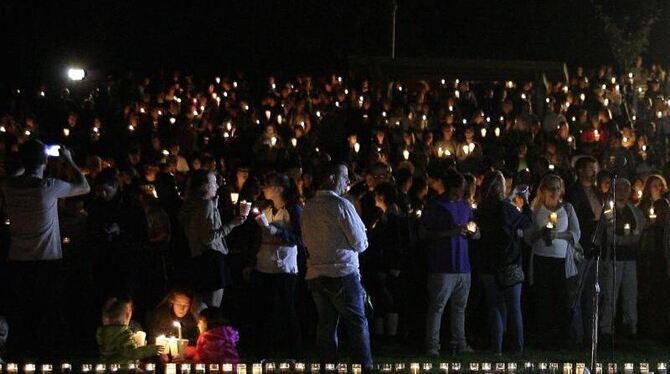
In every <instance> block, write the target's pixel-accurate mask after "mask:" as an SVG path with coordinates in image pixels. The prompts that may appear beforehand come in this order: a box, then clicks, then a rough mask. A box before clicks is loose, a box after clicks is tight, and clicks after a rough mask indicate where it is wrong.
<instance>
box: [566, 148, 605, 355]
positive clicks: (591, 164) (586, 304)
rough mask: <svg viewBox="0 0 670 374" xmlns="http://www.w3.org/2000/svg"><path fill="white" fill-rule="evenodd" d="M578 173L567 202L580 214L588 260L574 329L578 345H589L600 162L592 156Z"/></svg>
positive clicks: (579, 163) (580, 165)
mask: <svg viewBox="0 0 670 374" xmlns="http://www.w3.org/2000/svg"><path fill="white" fill-rule="evenodd" d="M575 171H576V173H577V181H576V182H575V183H573V184H572V185H571V186H570V187H569V188H568V190H567V192H566V200H567V201H568V202H569V203H570V204H572V206H573V207H574V208H575V214H577V220H578V221H579V228H580V231H581V238H580V240H579V243H580V244H581V245H582V248H584V255H585V258H586V259H587V260H588V261H584V263H582V264H580V266H579V267H578V270H579V273H580V275H579V277H580V279H582V282H583V288H582V293H581V295H575V297H577V298H579V300H578V302H577V304H576V308H575V310H574V311H573V321H572V324H573V326H572V328H573V329H574V330H575V331H574V333H575V340H576V342H577V343H579V342H580V341H581V342H583V343H584V345H586V346H590V343H591V330H592V324H593V319H592V318H593V292H594V290H595V287H594V286H595V276H596V272H595V270H596V269H595V261H593V260H592V259H593V252H594V251H596V250H598V248H593V245H592V243H591V241H592V240H593V233H594V231H595V229H596V226H597V225H598V221H599V220H600V211H601V206H602V200H601V197H600V195H601V194H600V193H599V192H598V187H597V186H596V173H597V172H598V162H597V161H596V159H595V158H593V157H590V156H584V157H581V158H580V159H579V160H577V162H575ZM577 287H579V285H577Z"/></svg>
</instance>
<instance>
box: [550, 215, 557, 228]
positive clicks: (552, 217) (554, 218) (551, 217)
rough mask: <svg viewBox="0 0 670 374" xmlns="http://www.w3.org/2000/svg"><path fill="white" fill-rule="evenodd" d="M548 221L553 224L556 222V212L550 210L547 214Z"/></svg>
mask: <svg viewBox="0 0 670 374" xmlns="http://www.w3.org/2000/svg"><path fill="white" fill-rule="evenodd" d="M549 222H551V223H552V224H553V225H554V226H556V224H557V223H558V214H557V213H556V212H552V213H551V214H550V215H549Z"/></svg>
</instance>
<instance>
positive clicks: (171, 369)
mask: <svg viewBox="0 0 670 374" xmlns="http://www.w3.org/2000/svg"><path fill="white" fill-rule="evenodd" d="M165 374H177V364H175V363H168V364H166V365H165Z"/></svg>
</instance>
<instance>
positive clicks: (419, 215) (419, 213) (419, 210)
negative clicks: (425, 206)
mask: <svg viewBox="0 0 670 374" xmlns="http://www.w3.org/2000/svg"><path fill="white" fill-rule="evenodd" d="M414 214H416V218H421V209H417V210H416V212H414Z"/></svg>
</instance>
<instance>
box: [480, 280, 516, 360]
mask: <svg viewBox="0 0 670 374" xmlns="http://www.w3.org/2000/svg"><path fill="white" fill-rule="evenodd" d="M482 283H483V284H484V292H485V293H486V307H487V309H488V314H489V329H490V332H491V348H492V349H493V350H494V352H495V353H502V343H503V334H504V333H505V332H506V331H507V318H508V316H509V317H510V320H511V322H512V332H513V333H514V337H515V338H516V340H515V341H514V345H515V346H514V350H515V351H516V352H522V351H523V316H522V315H521V287H522V284H521V283H519V284H516V285H514V286H512V287H507V288H504V289H500V288H499V287H498V284H497V282H496V280H495V277H494V276H493V275H491V274H482Z"/></svg>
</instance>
